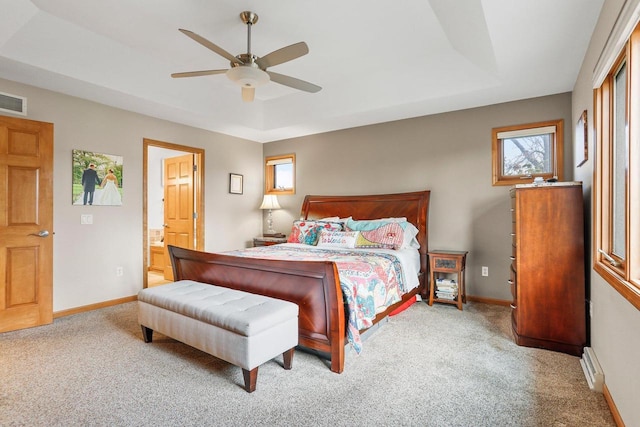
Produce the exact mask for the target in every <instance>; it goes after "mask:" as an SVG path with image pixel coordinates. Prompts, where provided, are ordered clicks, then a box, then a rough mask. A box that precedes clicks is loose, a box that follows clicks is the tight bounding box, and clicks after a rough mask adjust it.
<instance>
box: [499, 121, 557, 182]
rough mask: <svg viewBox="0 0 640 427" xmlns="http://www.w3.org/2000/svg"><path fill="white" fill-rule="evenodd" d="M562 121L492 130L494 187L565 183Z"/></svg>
mask: <svg viewBox="0 0 640 427" xmlns="http://www.w3.org/2000/svg"><path fill="white" fill-rule="evenodd" d="M562 122H563V121H562V120H557V121H553V122H544V123H532V124H525V125H518V126H509V127H502V128H495V129H493V137H492V139H493V141H492V157H493V185H514V184H522V183H527V182H532V181H533V179H534V178H536V177H542V178H543V179H548V178H552V177H556V178H558V179H560V180H562V134H563V126H562V124H563V123H562Z"/></svg>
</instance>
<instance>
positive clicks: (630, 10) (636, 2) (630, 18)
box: [593, 0, 640, 89]
mask: <svg viewBox="0 0 640 427" xmlns="http://www.w3.org/2000/svg"><path fill="white" fill-rule="evenodd" d="M639 20H640V0H627V1H625V3H624V6H622V10H620V14H618V17H617V18H616V23H615V24H614V25H613V29H612V30H611V33H610V34H609V37H608V38H607V42H606V43H605V45H604V48H603V49H602V52H601V53H600V57H599V58H598V62H596V66H595V67H594V69H593V88H594V89H597V88H599V87H600V86H601V85H602V82H604V79H605V78H606V77H607V74H609V70H610V69H611V67H612V66H613V63H614V62H615V60H616V59H617V58H618V55H619V54H620V52H621V51H622V48H623V47H624V45H625V43H626V42H627V40H629V37H630V36H631V32H632V31H633V29H634V28H635V27H636V25H637V24H638V21H639Z"/></svg>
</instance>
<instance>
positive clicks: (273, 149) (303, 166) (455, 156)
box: [264, 93, 573, 301]
mask: <svg viewBox="0 0 640 427" xmlns="http://www.w3.org/2000/svg"><path fill="white" fill-rule="evenodd" d="M551 119H564V120H565V123H567V124H570V123H571V122H572V119H571V94H570V93H565V94H560V95H554V96H547V97H541V98H535V99H529V100H524V101H518V102H510V103H505V104H498V105H491V106H487V107H482V108H475V109H470V110H464V111H457V112H451V113H445V114H438V115H432V116H425V117H419V118H414V119H408V120H401V121H395V122H390V123H384V124H378V125H372V126H365V127H360V128H353V129H346V130H342V131H336V132H330V133H324V134H320V135H313V136H307V137H303V138H296V139H291V140H285V141H278V142H271V143H268V144H265V149H264V152H265V156H270V155H276V154H285V153H295V154H296V171H297V177H296V178H297V179H296V185H297V188H296V195H295V196H280V197H279V201H280V204H281V205H282V207H283V208H284V209H283V210H281V211H275V212H274V225H275V228H276V229H277V230H278V231H282V232H285V233H288V231H289V230H290V227H291V222H292V220H293V219H296V218H297V217H298V216H299V212H300V206H301V205H302V200H303V198H304V195H306V194H318V195H322V194H342V195H348V194H375V193H396V192H404V191H418V190H424V189H429V190H431V208H430V215H429V247H430V248H431V249H456V250H467V251H469V255H468V258H467V292H468V294H469V295H474V296H480V297H484V298H494V299H500V300H505V301H506V300H510V299H511V293H510V292H511V291H510V289H509V286H508V285H507V279H508V278H509V270H508V266H509V256H510V255H511V238H510V236H509V233H510V232H511V217H510V211H509V188H508V187H493V186H492V185H491V129H492V128H493V127H498V126H506V125H512V124H520V123H530V122H538V121H543V120H551ZM570 137H571V126H565V140H566V141H570ZM571 147H572V145H571V144H567V148H566V150H565V151H566V153H565V156H566V162H565V163H566V166H565V170H566V169H569V176H567V175H565V178H566V179H571V178H572V176H571V172H572V169H571V167H570V165H571V164H572V160H571V159H572V156H573V155H572V148H571ZM481 266H487V267H489V277H482V275H481V274H480V273H481Z"/></svg>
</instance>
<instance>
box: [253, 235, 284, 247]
mask: <svg viewBox="0 0 640 427" xmlns="http://www.w3.org/2000/svg"><path fill="white" fill-rule="evenodd" d="M278 243H287V238H286V237H255V238H254V239H253V246H254V247H258V246H271V245H277V244H278Z"/></svg>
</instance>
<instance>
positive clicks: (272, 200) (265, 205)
mask: <svg viewBox="0 0 640 427" xmlns="http://www.w3.org/2000/svg"><path fill="white" fill-rule="evenodd" d="M260 209H269V215H268V216H267V224H268V225H269V228H268V230H267V232H266V233H264V234H263V235H264V236H265V237H267V236H271V237H277V236H280V233H277V232H276V231H275V230H274V229H273V216H272V211H273V210H274V209H280V205H279V204H278V198H277V197H276V196H273V195H269V194H265V196H264V199H262V204H261V205H260Z"/></svg>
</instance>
